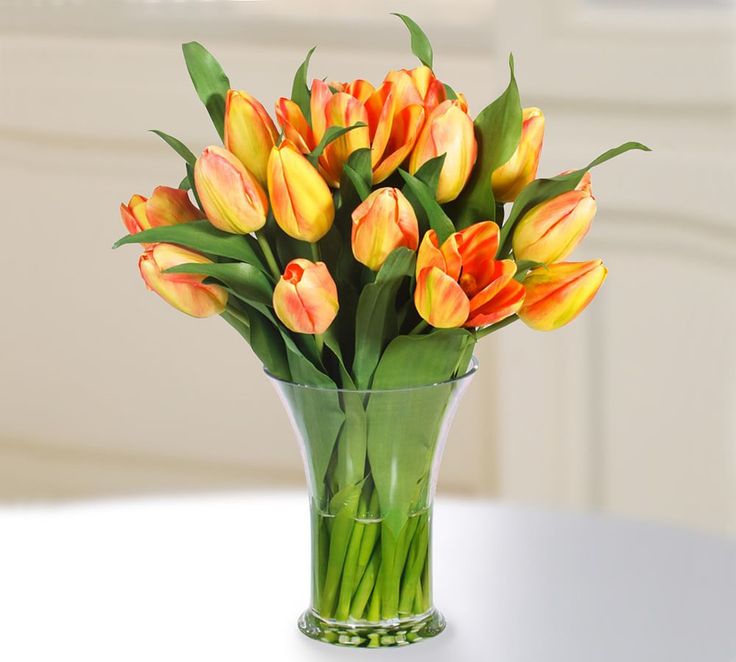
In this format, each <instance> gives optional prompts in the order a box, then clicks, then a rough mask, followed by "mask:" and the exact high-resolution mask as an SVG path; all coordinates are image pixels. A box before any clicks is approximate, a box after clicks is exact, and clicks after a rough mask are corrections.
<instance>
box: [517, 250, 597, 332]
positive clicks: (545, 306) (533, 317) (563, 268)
mask: <svg viewBox="0 0 736 662" xmlns="http://www.w3.org/2000/svg"><path fill="white" fill-rule="evenodd" d="M607 273H608V270H607V269H606V267H605V266H604V265H603V262H601V260H590V261H589V262H558V263H557V264H552V265H549V266H546V267H537V268H536V269H532V270H531V271H530V272H529V274H528V275H527V277H526V278H525V279H524V287H525V289H526V298H525V299H524V303H523V305H522V307H521V309H520V310H519V317H520V318H521V319H522V320H523V322H524V323H525V324H526V325H527V326H530V327H531V328H532V329H536V330H537V331H553V330H554V329H559V328H560V327H561V326H564V325H565V324H567V323H568V322H571V321H572V320H574V319H575V318H576V317H577V316H578V315H579V314H580V313H581V312H582V311H583V309H584V308H585V307H586V306H587V305H588V304H589V303H590V302H591V300H592V299H593V297H594V296H595V295H596V293H597V292H598V289H599V288H600V286H601V285H602V284H603V281H604V280H605V279H606V274H607Z"/></svg>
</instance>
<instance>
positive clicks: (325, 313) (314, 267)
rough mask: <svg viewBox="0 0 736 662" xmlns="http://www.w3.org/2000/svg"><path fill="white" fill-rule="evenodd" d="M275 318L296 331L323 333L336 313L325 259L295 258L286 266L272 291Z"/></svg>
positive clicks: (335, 292) (336, 307)
mask: <svg viewBox="0 0 736 662" xmlns="http://www.w3.org/2000/svg"><path fill="white" fill-rule="evenodd" d="M273 305H274V311H275V312H276V315H277V317H278V318H279V319H280V320H281V321H282V322H283V323H284V325H285V326H286V327H287V328H288V329H290V330H291V331H294V332H295V333H324V332H325V331H327V329H328V328H329V327H330V325H331V324H332V322H333V321H334V319H335V317H336V316H337V312H338V310H339V304H338V300H337V286H336V285H335V281H334V280H333V279H332V276H331V275H330V272H329V271H328V269H327V266H326V265H325V263H324V262H316V263H314V262H311V261H310V260H306V259H303V258H297V259H295V260H292V261H291V262H289V264H287V265H286V269H285V270H284V274H283V275H282V276H281V279H280V280H279V282H278V283H277V284H276V287H275V288H274V292H273Z"/></svg>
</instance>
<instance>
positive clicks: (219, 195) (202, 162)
mask: <svg viewBox="0 0 736 662" xmlns="http://www.w3.org/2000/svg"><path fill="white" fill-rule="evenodd" d="M194 184H195V186H196V187H197V194H198V195H199V199H200V201H201V202H202V206H203V207H204V211H205V212H206V214H207V218H208V219H209V221H210V223H212V225H214V226H215V227H216V228H219V229H220V230H223V231H224V232H231V233H233V234H249V233H251V232H255V231H256V230H260V229H261V228H262V227H263V226H264V225H265V224H266V215H267V214H268V198H267V197H266V192H265V191H264V190H263V189H262V188H261V185H260V184H259V183H258V181H257V180H256V178H255V177H254V176H253V175H252V174H251V173H250V171H249V170H248V169H247V168H246V167H245V166H244V165H243V164H242V163H241V162H240V160H239V159H237V158H236V157H235V156H234V155H233V154H231V153H230V152H228V151H227V150H226V149H223V148H222V147H216V146H212V147H207V148H206V149H205V150H204V151H203V152H202V155H201V156H200V157H199V158H198V159H197V163H196V164H195V166H194Z"/></svg>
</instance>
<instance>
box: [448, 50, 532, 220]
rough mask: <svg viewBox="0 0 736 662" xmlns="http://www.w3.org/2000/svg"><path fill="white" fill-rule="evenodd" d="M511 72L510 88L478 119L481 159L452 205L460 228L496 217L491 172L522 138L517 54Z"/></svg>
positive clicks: (453, 213)
mask: <svg viewBox="0 0 736 662" xmlns="http://www.w3.org/2000/svg"><path fill="white" fill-rule="evenodd" d="M509 71H510V75H511V78H510V80H509V84H508V87H507V88H506V90H505V91H504V92H503V94H502V95H501V96H500V97H498V99H496V100H495V101H494V102H493V103H491V104H490V105H489V106H486V107H485V108H484V109H483V110H482V111H481V112H480V113H479V114H478V117H476V118H475V123H474V124H475V137H476V140H477V141H478V159H477V161H476V163H475V167H474V168H473V174H472V175H471V177H470V181H469V182H468V183H467V185H466V186H465V189H464V190H463V192H462V193H461V194H460V197H459V198H458V199H457V201H456V202H455V203H453V205H452V210H453V211H452V212H451V213H452V216H453V218H454V220H455V224H456V225H457V228H458V229H462V228H466V227H468V226H469V225H470V224H471V223H475V222H477V221H487V220H492V221H495V220H496V203H495V200H494V198H493V188H492V187H491V175H492V174H493V171H494V170H496V168H499V167H500V166H502V165H503V164H504V163H506V162H507V161H508V160H509V159H510V158H511V157H512V156H513V154H514V151H515V150H516V147H517V145H518V144H519V138H520V137H521V124H522V111H521V101H520V99H519V88H518V87H517V85H516V77H515V75H514V58H513V56H509Z"/></svg>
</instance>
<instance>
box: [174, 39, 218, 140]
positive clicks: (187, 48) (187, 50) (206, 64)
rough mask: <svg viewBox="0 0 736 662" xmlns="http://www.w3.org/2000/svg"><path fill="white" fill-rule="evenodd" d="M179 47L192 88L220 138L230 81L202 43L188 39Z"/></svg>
mask: <svg viewBox="0 0 736 662" xmlns="http://www.w3.org/2000/svg"><path fill="white" fill-rule="evenodd" d="M181 48H182V51H183V52H184V60H185V62H186V63H187V70H188V71H189V76H190V77H191V79H192V83H194V89H195V90H196V91H197V95H198V96H199V98H200V99H201V101H202V103H203V104H204V105H205V107H206V108H207V112H208V113H209V114H210V117H211V118H212V123H213V124H214V125H215V129H217V133H218V134H219V136H220V138H222V137H223V136H224V130H225V98H226V97H227V91H228V90H229V89H230V81H229V80H228V77H227V76H226V75H225V72H224V71H223V70H222V67H221V66H220V63H219V62H218V61H217V60H216V59H215V58H214V57H213V56H212V54H211V53H210V52H209V51H208V50H207V49H206V48H205V47H204V46H202V44H200V43H198V42H196V41H190V42H189V43H186V44H182V47H181Z"/></svg>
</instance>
